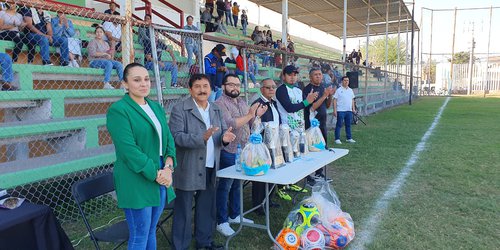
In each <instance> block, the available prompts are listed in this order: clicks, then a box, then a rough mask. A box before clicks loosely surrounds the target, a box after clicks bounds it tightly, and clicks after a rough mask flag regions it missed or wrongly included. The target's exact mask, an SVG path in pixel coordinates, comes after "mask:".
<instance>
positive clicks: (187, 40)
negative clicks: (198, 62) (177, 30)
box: [183, 16, 199, 66]
mask: <svg viewBox="0 0 500 250" xmlns="http://www.w3.org/2000/svg"><path fill="white" fill-rule="evenodd" d="M193 20H194V19H193V16H188V17H187V18H186V21H187V25H185V26H184V29H185V30H193V31H199V29H198V27H196V26H194V25H193ZM183 42H184V45H186V51H187V54H188V61H187V64H188V66H191V65H193V59H192V58H193V54H194V56H195V57H196V59H198V53H199V50H198V42H197V41H196V40H194V39H193V38H192V37H189V36H185V37H183Z"/></svg>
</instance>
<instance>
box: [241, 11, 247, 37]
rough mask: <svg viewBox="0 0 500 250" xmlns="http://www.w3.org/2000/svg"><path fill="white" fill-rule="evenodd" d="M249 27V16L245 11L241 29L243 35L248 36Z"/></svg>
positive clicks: (242, 13) (242, 12) (242, 15)
mask: <svg viewBox="0 0 500 250" xmlns="http://www.w3.org/2000/svg"><path fill="white" fill-rule="evenodd" d="M247 26H248V16H247V12H246V11H245V10H242V11H241V29H242V30H243V35H244V36H247Z"/></svg>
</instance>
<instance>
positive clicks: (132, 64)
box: [123, 62, 146, 82]
mask: <svg viewBox="0 0 500 250" xmlns="http://www.w3.org/2000/svg"><path fill="white" fill-rule="evenodd" d="M135 67H141V68H144V69H146V68H145V67H144V65H142V64H140V63H135V62H134V63H130V64H129V65H127V66H125V69H124V70H123V80H124V81H125V82H126V81H127V76H128V74H129V72H130V70H131V69H132V68H135Z"/></svg>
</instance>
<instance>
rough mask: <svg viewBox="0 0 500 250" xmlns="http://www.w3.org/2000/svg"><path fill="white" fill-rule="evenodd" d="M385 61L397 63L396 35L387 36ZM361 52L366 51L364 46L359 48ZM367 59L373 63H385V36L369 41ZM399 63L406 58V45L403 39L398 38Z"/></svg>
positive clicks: (403, 62) (402, 62)
mask: <svg viewBox="0 0 500 250" xmlns="http://www.w3.org/2000/svg"><path fill="white" fill-rule="evenodd" d="M387 48H388V52H387V63H388V64H397V63H398V37H397V36H393V37H389V40H388V41H387ZM361 52H362V53H363V54H365V53H366V46H363V47H362V48H361ZM368 53H369V57H370V59H369V61H370V62H373V63H374V64H378V65H383V64H384V63H385V37H383V38H378V39H376V40H373V41H371V42H370V46H369V47H368ZM399 53H400V54H399V64H405V61H406V60H405V58H406V56H407V55H406V45H405V42H403V39H401V38H400V41H399Z"/></svg>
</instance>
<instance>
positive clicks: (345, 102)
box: [333, 76, 356, 144]
mask: <svg viewBox="0 0 500 250" xmlns="http://www.w3.org/2000/svg"><path fill="white" fill-rule="evenodd" d="M354 97H355V96H354V92H353V91H352V89H351V88H349V77H347V76H344V77H342V87H340V88H338V89H337V91H336V92H335V94H334V95H333V116H335V117H337V124H336V125H335V144H342V142H341V141H340V129H341V128H342V122H344V123H345V133H346V136H347V142H350V143H355V142H356V141H355V140H353V139H352V135H351V121H352V114H353V113H355V112H356V110H355V106H354Z"/></svg>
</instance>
